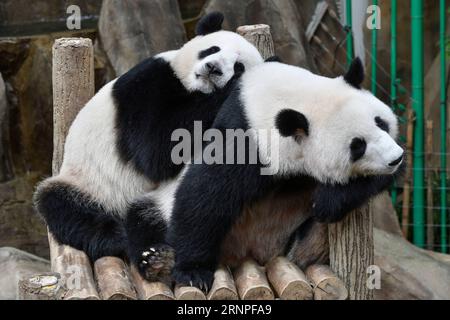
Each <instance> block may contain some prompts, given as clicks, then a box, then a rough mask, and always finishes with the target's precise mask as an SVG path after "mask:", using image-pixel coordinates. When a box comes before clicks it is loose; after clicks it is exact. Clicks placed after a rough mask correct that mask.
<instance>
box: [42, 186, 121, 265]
mask: <svg viewBox="0 0 450 320" xmlns="http://www.w3.org/2000/svg"><path fill="white" fill-rule="evenodd" d="M33 200H34V204H35V206H36V209H37V211H38V212H39V213H40V214H41V215H42V216H43V217H44V219H45V221H46V223H47V226H48V229H49V230H50V232H51V233H52V234H53V236H54V237H55V239H56V240H57V241H58V242H59V243H61V244H66V245H69V246H71V247H74V248H76V249H78V250H82V251H84V252H85V253H86V254H87V255H88V256H89V258H90V259H91V260H92V261H95V260H97V259H98V258H100V257H104V256H118V257H124V256H125V251H126V235H125V229H124V228H123V221H122V220H121V219H120V218H117V217H116V216H115V215H114V214H113V213H111V212H107V211H106V210H105V209H104V208H103V207H102V206H101V205H100V204H98V203H96V202H95V201H94V200H93V199H90V198H89V197H88V196H87V195H86V194H84V193H83V192H81V191H80V190H78V189H77V188H76V187H74V186H72V185H70V184H68V183H66V182H63V181H58V180H48V181H45V182H43V183H42V184H40V185H39V186H38V188H37V190H36V193H35V194H34V199H33Z"/></svg>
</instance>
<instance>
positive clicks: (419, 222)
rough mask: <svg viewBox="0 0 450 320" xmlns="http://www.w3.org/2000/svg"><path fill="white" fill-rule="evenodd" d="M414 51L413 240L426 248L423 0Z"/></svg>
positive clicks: (416, 13) (415, 20)
mask: <svg viewBox="0 0 450 320" xmlns="http://www.w3.org/2000/svg"><path fill="white" fill-rule="evenodd" d="M411 19H412V25H411V32H412V35H411V38H412V44H411V50H412V99H413V101H412V104H413V109H414V111H415V116H416V121H415V125H414V157H413V161H414V168H413V173H414V191H413V221H414V228H413V231H414V233H413V240H414V244H416V245H417V246H419V247H422V248H423V247H424V244H425V232H424V217H425V214H424V203H425V190H424V168H425V154H424V108H423V105H424V86H423V80H424V67H423V0H411Z"/></svg>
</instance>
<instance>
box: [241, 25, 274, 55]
mask: <svg viewBox="0 0 450 320" xmlns="http://www.w3.org/2000/svg"><path fill="white" fill-rule="evenodd" d="M237 33H238V34H240V35H241V36H243V37H244V38H245V39H247V41H249V42H250V43H251V44H253V45H254V46H255V47H256V48H257V49H258V51H259V52H260V53H261V55H262V57H263V58H264V59H267V58H270V57H272V56H273V55H274V53H275V50H274V45H273V39H272V35H271V33H270V26H268V25H266V24H257V25H251V26H241V27H239V28H238V29H237Z"/></svg>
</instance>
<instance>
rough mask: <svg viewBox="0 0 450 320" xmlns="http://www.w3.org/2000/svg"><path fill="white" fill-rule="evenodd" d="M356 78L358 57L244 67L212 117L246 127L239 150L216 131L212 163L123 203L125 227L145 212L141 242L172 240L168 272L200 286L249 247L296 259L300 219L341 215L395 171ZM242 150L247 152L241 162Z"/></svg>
mask: <svg viewBox="0 0 450 320" xmlns="http://www.w3.org/2000/svg"><path fill="white" fill-rule="evenodd" d="M363 78H364V70H363V66H362V63H361V61H360V60H359V59H356V60H355V61H354V62H353V64H352V66H351V68H350V70H349V71H348V73H347V74H346V75H345V76H343V77H338V78H335V79H331V78H326V77H321V76H318V75H315V74H313V73H311V72H309V71H307V70H304V69H301V68H298V67H294V66H289V65H285V64H282V63H278V62H271V63H266V64H261V65H259V66H257V67H255V68H253V69H252V70H250V71H248V72H246V73H245V74H244V75H243V77H242V79H241V80H240V81H239V82H238V83H237V85H236V88H235V89H234V90H233V92H232V93H231V95H230V97H229V98H228V99H227V101H226V102H225V103H224V106H223V107H222V109H221V111H220V112H219V114H218V116H217V118H216V120H215V122H214V124H213V126H212V128H214V129H215V130H218V131H219V132H222V133H223V136H224V137H225V136H226V132H227V130H229V129H234V130H241V131H243V132H248V134H247V136H246V144H245V149H244V150H245V159H246V160H247V161H245V162H244V163H242V162H239V161H236V160H238V159H237V158H238V157H239V156H240V155H239V154H238V148H239V147H240V146H236V144H235V143H230V141H226V142H223V143H222V145H223V150H224V151H223V152H222V153H220V151H217V152H218V154H216V156H217V155H218V156H219V158H220V159H219V160H218V161H216V162H215V163H214V164H206V163H201V164H191V165H189V166H187V167H186V168H185V170H184V172H183V174H182V175H181V176H180V178H179V179H178V181H176V182H175V183H174V184H175V185H176V186H175V187H173V189H172V191H171V192H169V193H166V194H164V195H161V194H154V195H152V197H150V198H149V199H147V203H143V202H142V203H141V204H140V205H139V204H136V206H135V210H134V211H131V212H130V214H129V217H128V219H127V220H128V230H129V233H130V236H131V237H133V235H134V236H135V238H134V239H133V241H134V242H135V243H137V242H138V240H139V239H137V238H136V235H139V236H141V237H142V236H143V235H144V233H143V232H141V233H139V232H134V231H135V230H136V229H133V228H134V227H133V226H136V225H138V224H139V223H141V222H142V221H146V222H145V223H146V225H147V226H148V229H147V230H146V234H147V235H148V234H156V233H158V239H151V238H148V239H147V240H148V241H149V242H147V243H146V246H152V247H153V248H157V247H158V246H160V245H161V242H162V243H166V244H168V245H170V246H172V247H173V248H174V249H175V252H176V259H175V266H174V269H173V277H174V280H175V281H176V282H177V283H180V284H185V285H189V284H191V285H195V286H197V287H200V288H208V287H209V288H210V287H211V284H212V281H213V275H214V270H215V268H216V266H217V264H218V263H224V264H227V265H229V266H231V267H233V266H237V265H238V264H239V263H240V262H242V260H243V259H245V258H246V257H249V256H250V257H252V258H255V259H257V261H258V262H259V263H261V264H265V263H266V262H268V261H269V260H270V259H271V258H273V257H276V256H277V255H281V254H288V253H289V257H291V259H292V260H293V261H295V262H298V263H299V264H300V263H301V261H300V262H299V261H298V259H297V257H296V253H297V252H298V248H295V246H296V244H298V243H299V242H301V240H302V239H304V238H305V236H306V235H307V233H308V229H309V230H311V228H314V225H315V224H318V223H319V222H325V223H329V222H336V221H339V220H341V219H342V218H343V217H344V216H345V214H346V213H348V212H350V211H352V210H353V209H356V208H358V207H359V206H361V205H362V204H363V203H364V202H366V201H367V200H368V199H369V198H370V197H372V196H374V195H376V194H378V193H380V192H382V191H383V190H385V189H386V188H388V187H389V186H390V184H391V183H392V182H393V180H394V179H395V177H396V175H397V174H399V172H400V171H401V170H400V169H401V167H402V163H403V157H404V151H403V149H402V148H401V147H400V146H399V145H398V144H397V143H396V138H397V134H398V123H397V119H396V116H395V115H394V113H393V112H392V111H391V110H390V108H389V107H388V106H386V105H385V104H383V103H382V102H381V101H380V100H378V99H377V98H376V97H374V96H373V95H372V94H371V93H369V92H367V91H365V90H362V89H361V83H362V81H363ZM268 133H269V134H270V135H271V139H268V138H267V134H268ZM273 138H275V139H274V140H272V139H273ZM275 141H277V143H275ZM231 142H233V141H231ZM219 144H221V142H220V143H219ZM274 146H275V147H276V148H274ZM241 150H242V149H241ZM252 150H257V155H258V161H256V162H251V161H248V160H249V159H250V158H251V151H252ZM273 151H277V152H273ZM230 154H231V157H227V156H229V155H230ZM226 159H234V160H235V162H234V163H231V164H230V163H227V161H226ZM271 167H273V168H275V170H272V171H271V172H272V173H270V174H267V172H265V173H264V174H263V171H264V170H265V169H269V168H271ZM163 198H164V200H162V199H163ZM168 203H169V204H168ZM152 225H153V226H154V227H153V229H152V228H151V226H152ZM164 232H166V234H165V235H164V234H163V233H164ZM141 239H144V238H141ZM150 241H153V243H152V242H150ZM292 243H293V244H294V247H289V245H290V244H292ZM148 256H151V258H152V259H153V260H154V259H155V257H153V256H152V254H151V252H144V253H143V255H142V257H141V261H140V264H141V267H145V266H147V265H148V264H149V263H150V262H152V261H153V260H152V261H149V260H147V257H148ZM160 262H161V261H160Z"/></svg>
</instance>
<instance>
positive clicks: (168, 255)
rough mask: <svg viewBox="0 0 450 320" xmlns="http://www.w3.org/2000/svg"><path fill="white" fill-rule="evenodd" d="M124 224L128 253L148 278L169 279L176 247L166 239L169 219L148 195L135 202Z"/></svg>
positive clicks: (166, 280) (155, 279)
mask: <svg viewBox="0 0 450 320" xmlns="http://www.w3.org/2000/svg"><path fill="white" fill-rule="evenodd" d="M125 228H126V233H127V237H128V250H127V252H128V257H129V259H130V262H131V263H132V264H134V265H135V266H136V268H137V269H138V271H139V273H140V274H141V275H142V276H143V277H144V278H145V279H147V280H148V281H163V282H167V283H168V282H170V274H171V271H172V267H173V264H174V259H175V257H174V251H173V249H172V248H171V247H170V246H169V245H168V244H167V243H166V233H167V221H166V220H165V219H164V217H163V216H162V214H161V212H160V211H159V210H158V207H157V206H156V205H155V203H154V202H153V201H152V200H151V199H150V198H148V197H146V198H142V199H140V200H138V201H136V202H135V203H133V204H132V205H131V206H130V208H129V210H128V213H127V217H126V221H125Z"/></svg>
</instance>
